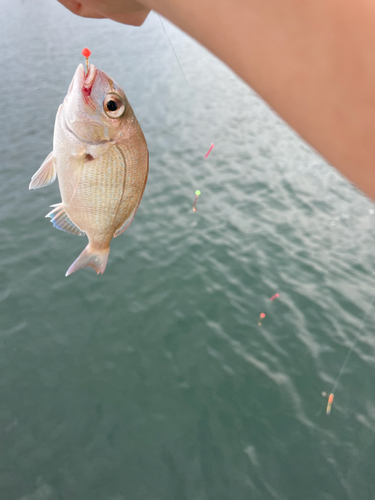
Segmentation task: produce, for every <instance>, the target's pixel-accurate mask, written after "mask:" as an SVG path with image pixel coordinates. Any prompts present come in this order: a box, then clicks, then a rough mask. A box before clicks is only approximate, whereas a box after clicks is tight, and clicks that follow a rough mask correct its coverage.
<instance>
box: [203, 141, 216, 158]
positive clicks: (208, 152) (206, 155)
mask: <svg viewBox="0 0 375 500" xmlns="http://www.w3.org/2000/svg"><path fill="white" fill-rule="evenodd" d="M214 147H215V145H214V143H213V142H211V146H210V149H209V150H208V151H207V153H206V154H205V158H206V159H207V158H208V155H209V154H210V153H211V151H212V150H213V149H214Z"/></svg>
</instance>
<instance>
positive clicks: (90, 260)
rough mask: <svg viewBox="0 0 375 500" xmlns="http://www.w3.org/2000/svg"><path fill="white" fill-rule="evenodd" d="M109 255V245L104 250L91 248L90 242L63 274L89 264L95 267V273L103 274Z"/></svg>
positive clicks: (67, 274)
mask: <svg viewBox="0 0 375 500" xmlns="http://www.w3.org/2000/svg"><path fill="white" fill-rule="evenodd" d="M108 255H109V247H108V248H105V249H104V250H96V249H95V248H92V247H91V246H90V244H88V245H87V247H86V248H85V249H84V251H83V252H82V253H81V254H80V255H79V256H78V258H77V259H76V260H75V261H74V262H73V264H72V265H71V266H70V267H69V269H68V270H67V272H66V274H65V276H69V274H72V273H74V272H75V271H78V269H82V268H83V267H88V266H91V267H93V268H94V269H95V271H96V274H100V273H101V274H103V273H104V271H105V268H106V267H107V261H108Z"/></svg>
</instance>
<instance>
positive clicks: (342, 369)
mask: <svg viewBox="0 0 375 500" xmlns="http://www.w3.org/2000/svg"><path fill="white" fill-rule="evenodd" d="M374 305H375V298H374V299H373V300H372V302H371V304H370V306H369V308H368V310H367V311H366V312H365V313H364V315H363V317H362V321H361V323H360V326H359V330H358V333H362V331H363V327H364V324H365V320H366V319H367V317H368V316H369V315H370V312H371V311H372V309H373V308H374ZM358 340H359V336H356V337H354V339H353V341H352V343H351V345H350V346H349V348H348V352H347V353H346V356H345V359H344V361H343V363H342V365H341V368H340V371H339V373H338V375H337V378H336V380H335V382H334V384H333V386H332V389H331V393H330V395H329V398H328V404H327V410H326V414H327V415H329V414H330V413H331V407H332V403H333V399H334V397H335V396H334V393H335V390H336V389H337V387H338V385H339V381H340V378H341V376H342V374H343V373H344V369H345V367H346V365H347V364H348V361H349V358H350V356H351V354H352V352H353V351H354V348H355V346H356V345H357V343H358ZM322 394H323V396H327V394H326V393H325V392H323V393H322Z"/></svg>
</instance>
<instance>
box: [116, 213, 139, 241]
mask: <svg viewBox="0 0 375 500" xmlns="http://www.w3.org/2000/svg"><path fill="white" fill-rule="evenodd" d="M137 208H138V207H137ZM137 208H136V209H134V210H133V212H132V213H131V214H130V215H129V217H128V218H127V219H126V221H125V222H124V223H123V225H122V226H121V227H119V228H118V229H117V230H116V231H115V234H114V235H113V237H114V238H116V236H120V234H121V233H123V232H124V231H125V229H126V228H127V227H129V226H130V223H131V221H132V220H133V219H134V216H135V212H136V211H137Z"/></svg>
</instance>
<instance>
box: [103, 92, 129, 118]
mask: <svg viewBox="0 0 375 500" xmlns="http://www.w3.org/2000/svg"><path fill="white" fill-rule="evenodd" d="M125 107H126V106H125V103H124V101H123V99H122V98H121V97H120V96H119V95H118V94H114V93H113V92H110V93H109V94H107V95H106V96H105V98H104V102H103V109H104V113H105V114H106V115H107V116H109V118H120V117H121V116H122V115H123V114H124V112H125Z"/></svg>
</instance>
